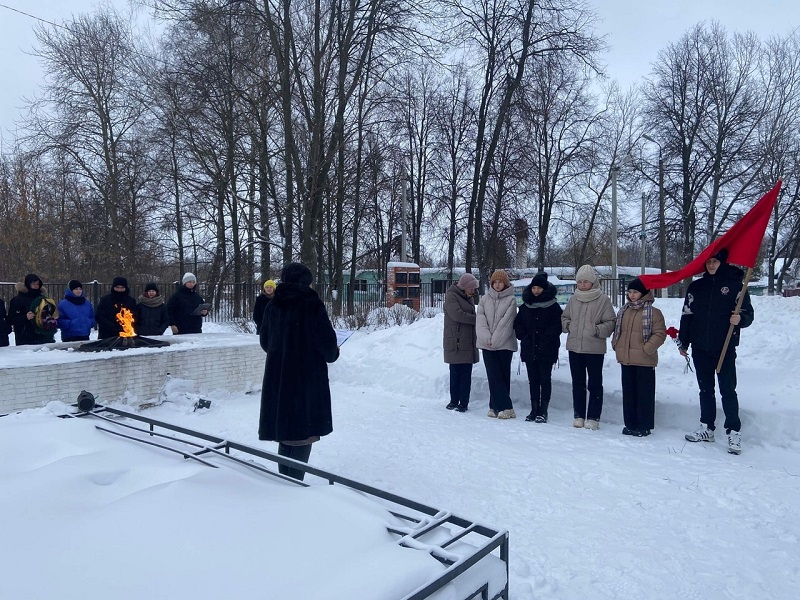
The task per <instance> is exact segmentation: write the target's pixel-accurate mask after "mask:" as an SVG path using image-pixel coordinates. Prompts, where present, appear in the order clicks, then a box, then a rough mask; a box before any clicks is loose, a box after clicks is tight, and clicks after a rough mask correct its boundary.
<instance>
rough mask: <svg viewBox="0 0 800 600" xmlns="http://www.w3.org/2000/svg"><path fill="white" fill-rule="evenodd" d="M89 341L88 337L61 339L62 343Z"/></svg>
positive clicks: (74, 336)
mask: <svg viewBox="0 0 800 600" xmlns="http://www.w3.org/2000/svg"><path fill="white" fill-rule="evenodd" d="M88 339H89V336H88V335H73V336H72V337H62V338H61V341H62V342H85V341H86V340H88Z"/></svg>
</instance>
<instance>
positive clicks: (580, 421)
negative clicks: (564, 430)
mask: <svg viewBox="0 0 800 600" xmlns="http://www.w3.org/2000/svg"><path fill="white" fill-rule="evenodd" d="M584 423H585V421H584V420H583V419H581V418H580V417H578V418H577V419H575V420H574V421H573V422H572V426H573V427H577V428H578V429H583V424H584Z"/></svg>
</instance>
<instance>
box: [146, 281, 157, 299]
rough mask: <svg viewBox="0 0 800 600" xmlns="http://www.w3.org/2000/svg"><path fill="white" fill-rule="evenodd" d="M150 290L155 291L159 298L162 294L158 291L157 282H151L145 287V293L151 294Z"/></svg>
mask: <svg viewBox="0 0 800 600" xmlns="http://www.w3.org/2000/svg"><path fill="white" fill-rule="evenodd" d="M150 290H155V292H156V296H158V294H159V293H160V292H159V291H158V286H157V285H156V284H155V282H154V281H151V282H150V283H148V284H147V285H146V286H144V291H145V293H147V292H149V291H150Z"/></svg>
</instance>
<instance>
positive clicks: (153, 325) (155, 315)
mask: <svg viewBox="0 0 800 600" xmlns="http://www.w3.org/2000/svg"><path fill="white" fill-rule="evenodd" d="M167 327H169V318H168V316H167V305H166V303H165V302H164V298H163V297H162V296H156V297H155V298H148V297H146V296H139V301H138V302H137V304H136V333H138V334H139V335H164V332H165V331H166V330H167Z"/></svg>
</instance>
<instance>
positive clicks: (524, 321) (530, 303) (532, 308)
mask: <svg viewBox="0 0 800 600" xmlns="http://www.w3.org/2000/svg"><path fill="white" fill-rule="evenodd" d="M556 291H557V290H556V286H554V285H553V284H552V283H550V282H547V287H546V288H545V289H544V291H542V293H541V294H540V295H539V296H534V295H533V292H532V291H531V286H530V285H528V286H527V287H526V288H525V289H524V290H523V292H522V302H523V304H522V306H520V307H519V312H517V318H516V319H515V320H514V333H515V334H516V336H517V339H518V340H521V341H522V349H521V351H520V358H522V360H523V361H524V362H526V363H527V362H533V361H536V360H540V361H545V362H548V363H556V362H558V349H559V347H560V346H561V313H562V310H561V307H560V306H559V305H558V302H556Z"/></svg>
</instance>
